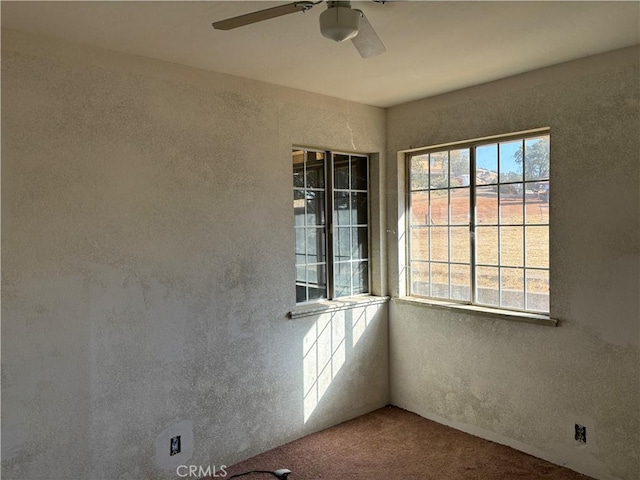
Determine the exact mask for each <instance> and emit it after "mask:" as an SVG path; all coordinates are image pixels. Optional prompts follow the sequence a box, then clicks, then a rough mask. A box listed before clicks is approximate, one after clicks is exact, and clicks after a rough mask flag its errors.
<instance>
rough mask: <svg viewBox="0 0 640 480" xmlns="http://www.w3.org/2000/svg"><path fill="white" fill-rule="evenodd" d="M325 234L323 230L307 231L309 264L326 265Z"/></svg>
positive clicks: (313, 229) (311, 229)
mask: <svg viewBox="0 0 640 480" xmlns="http://www.w3.org/2000/svg"><path fill="white" fill-rule="evenodd" d="M325 245H326V239H325V232H324V229H323V228H308V229H307V263H324V262H325V261H326V259H325V256H326V252H325Z"/></svg>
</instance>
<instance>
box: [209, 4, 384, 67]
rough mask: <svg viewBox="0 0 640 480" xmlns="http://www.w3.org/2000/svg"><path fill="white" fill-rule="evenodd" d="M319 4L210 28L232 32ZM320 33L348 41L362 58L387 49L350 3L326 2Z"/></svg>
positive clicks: (249, 15) (294, 6) (237, 19)
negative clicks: (235, 29)
mask: <svg viewBox="0 0 640 480" xmlns="http://www.w3.org/2000/svg"><path fill="white" fill-rule="evenodd" d="M319 3H322V1H318V2H310V1H300V2H293V3H288V4H286V5H280V6H277V7H272V8H267V9H264V10H258V11H257V12H252V13H247V14H245V15H240V16H238V17H232V18H228V19H226V20H220V21H219V22H213V24H212V25H213V28H215V29H218V30H232V29H234V28H238V27H244V26H245V25H250V24H252V23H257V22H262V21H263V20H268V19H270V18H275V17H281V16H283V15H288V14H290V13H295V12H306V11H307V10H310V9H311V8H312V7H313V6H314V5H318V4H319ZM378 3H384V2H378ZM320 33H322V35H323V36H324V37H326V38H329V39H331V40H334V41H336V42H344V41H345V40H351V41H352V42H353V45H354V46H355V47H356V49H357V50H358V52H359V53H360V56H361V57H362V58H368V57H375V56H376V55H380V54H381V53H384V52H385V51H386V50H387V49H386V48H385V46H384V44H383V43H382V41H381V40H380V37H378V34H377V33H376V32H375V30H374V29H373V27H372V26H371V24H370V23H369V20H367V17H366V16H365V15H364V13H363V12H362V10H358V9H355V8H351V2H332V1H328V2H327V9H326V10H325V11H324V12H322V13H321V14H320Z"/></svg>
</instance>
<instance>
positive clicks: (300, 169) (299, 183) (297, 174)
mask: <svg viewBox="0 0 640 480" xmlns="http://www.w3.org/2000/svg"><path fill="white" fill-rule="evenodd" d="M293 186H294V187H299V188H304V152H303V151H301V150H294V151H293Z"/></svg>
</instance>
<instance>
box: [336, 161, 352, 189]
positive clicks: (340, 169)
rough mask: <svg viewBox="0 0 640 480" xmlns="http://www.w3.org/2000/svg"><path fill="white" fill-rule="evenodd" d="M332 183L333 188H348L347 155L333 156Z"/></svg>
mask: <svg viewBox="0 0 640 480" xmlns="http://www.w3.org/2000/svg"><path fill="white" fill-rule="evenodd" d="M333 178H334V180H333V183H334V186H335V188H341V189H345V190H346V189H348V188H349V156H348V155H334V156H333Z"/></svg>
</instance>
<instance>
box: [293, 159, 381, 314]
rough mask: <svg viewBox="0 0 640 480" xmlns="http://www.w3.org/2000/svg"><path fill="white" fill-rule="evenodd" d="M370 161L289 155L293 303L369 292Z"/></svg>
mask: <svg viewBox="0 0 640 480" xmlns="http://www.w3.org/2000/svg"><path fill="white" fill-rule="evenodd" d="M368 172H369V161H368V157H366V156H364V155H348V154H341V153H334V152H323V151H314V150H309V149H302V148H298V149H296V148H294V149H293V210H294V220H295V221H294V228H295V238H296V244H295V251H296V302H298V303H303V302H309V301H313V300H320V299H332V298H338V297H348V296H352V295H359V294H364V293H368V292H369V220H368V217H369V201H368V197H369V194H368V176H369V173H368Z"/></svg>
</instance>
